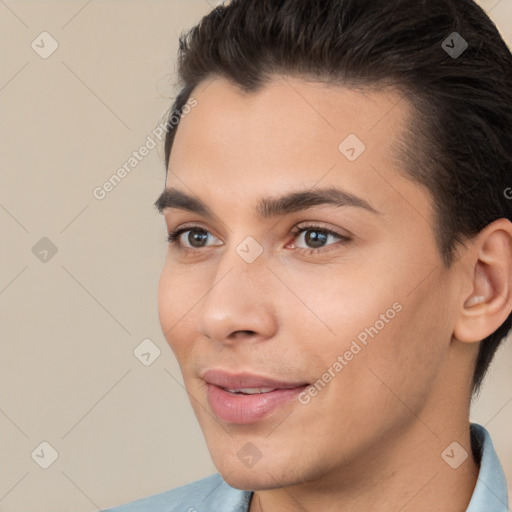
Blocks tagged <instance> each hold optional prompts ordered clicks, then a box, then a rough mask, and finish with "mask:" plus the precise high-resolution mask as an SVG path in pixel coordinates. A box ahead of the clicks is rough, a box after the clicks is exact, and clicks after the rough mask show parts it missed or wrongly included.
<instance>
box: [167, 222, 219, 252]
mask: <svg viewBox="0 0 512 512" xmlns="http://www.w3.org/2000/svg"><path fill="white" fill-rule="evenodd" d="M209 237H210V238H212V239H214V242H213V243H210V244H208V238H209ZM215 241H216V242H215ZM167 242H169V243H171V244H175V245H178V246H181V247H182V248H183V249H202V248H203V247H209V246H210V245H221V244H220V243H218V242H220V241H219V239H218V238H216V237H214V236H213V235H212V234H211V233H210V232H209V231H208V230H206V229H204V228H200V227H185V228H178V229H176V230H175V231H173V232H172V233H170V234H169V235H168V236H167Z"/></svg>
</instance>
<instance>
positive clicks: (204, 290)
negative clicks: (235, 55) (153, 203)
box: [158, 77, 458, 490]
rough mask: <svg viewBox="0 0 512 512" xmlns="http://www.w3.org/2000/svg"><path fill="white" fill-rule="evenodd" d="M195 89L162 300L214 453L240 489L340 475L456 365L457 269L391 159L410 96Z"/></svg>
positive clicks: (386, 437)
mask: <svg viewBox="0 0 512 512" xmlns="http://www.w3.org/2000/svg"><path fill="white" fill-rule="evenodd" d="M192 96H193V97H194V98H195V99H196V101H197V105H196V106H195V107H194V108H193V109H191V111H190V112H189V113H188V114H187V115H186V116H184V117H183V119H182V120H181V122H180V125H179V129H178V131H177V134H176V138H175V141H174V145H173V148H172V152H171V156H170V162H169V170H168V179H167V184H166V185H167V188H169V189H173V192H172V193H170V194H168V195H166V197H165V200H163V199H162V203H161V205H162V213H163V214H164V217H165V222H166V226H167V230H168V232H169V233H174V236H173V238H174V241H173V242H171V243H170V244H169V246H168V249H167V254H166V259H165V263H164V266H163V269H162V274H161V278H160V282H159V289H158V303H159V317H160V322H161V327H162V330H163V332H164V334H165V336H166V339H167V341H168V343H169V344H170V346H171V348H172V350H173V351H174V354H175V355H176V357H177V360H178V362H179V365H180V368H181V371H182V373H183V378H184V382H185V385H186V388H187V392H188V393H189V396H190V399H191V404H192V407H193V409H194V412H195V414H196V416H197V419H198V421H199V423H200V426H201V429H202V431H203V433H204V436H205V439H206V442H207V445H208V448H209V450H210V453H211V456H212V459H213V462H214V464H215V465H216V467H217V469H218V471H219V472H220V473H221V474H222V476H223V477H224V479H225V480H226V481H227V482H228V483H230V484H231V485H232V486H234V487H238V488H243V489H252V490H259V489H265V488H273V487H276V486H285V485H294V484H299V483H304V482H315V483H316V485H321V482H327V481H328V480H329V478H331V477H332V478H339V477H340V475H345V477H347V478H350V476H351V473H350V472H349V470H348V468H351V469H352V471H354V468H357V467H361V468H364V467H366V468H367V467H368V465H367V464H368V462H369V461H371V460H373V459H374V458H375V454H376V453H377V450H376V449H377V447H379V452H378V453H384V452H385V450H386V447H390V446H391V445H392V442H393V439H395V438H396V436H397V434H398V433H400V432H403V431H405V430H407V429H412V428H414V426H415V425H417V424H418V419H417V417H416V416H417V415H419V414H420V413H421V411H425V414H428V412H426V411H431V410H435V409H436V404H438V405H439V404H440V403H441V401H442V400H443V399H446V394H444V395H443V393H441V392H440V390H441V389H442V387H441V385H440V384H441V383H443V385H445V383H446V381H445V379H446V378H447V375H448V374H450V375H452V376H453V372H456V371H458V370H456V369H455V367H450V365H449V364H446V360H447V356H448V352H449V350H450V340H451V334H452V332H453V318H454V315H455V308H456V304H455V300H454V298H453V297H454V294H453V289H454V288H456V285H455V276H454V274H453V272H452V271H449V270H447V269H446V268H444V267H443V265H442V262H441V257H440V254H439V252H438V249H437V246H436V244H435V240H434V235H433V229H432V225H433V220H432V219H433V210H432V201H431V199H430V196H429V194H428V193H427V191H426V190H425V189H423V188H422V187H421V186H420V185H418V184H416V183H414V182H412V181H410V180H408V179H406V178H405V177H404V176H403V173H401V172H399V170H398V167H397V163H396V159H395V157H394V155H395V152H394V149H393V144H394V143H395V142H396V137H397V134H398V133H399V131H400V130H401V129H402V128H403V127H404V126H405V123H406V121H407V118H408V116H409V115H411V112H410V107H409V106H408V104H407V103H406V102H405V100H402V101H399V100H400V96H398V95H397V94H396V93H393V92H391V91H383V90H381V91H365V92H362V91H355V90H351V89H348V88H341V87H334V86H327V85H325V84H319V83H312V82H307V81H305V80H302V79H299V78H292V77H287V78H286V80H284V79H283V78H275V79H274V80H273V81H272V82H270V83H269V84H267V85H266V86H265V87H264V88H263V89H262V90H260V91H259V92H257V93H250V94H245V93H242V92H241V91H239V90H238V89H237V88H236V87H235V86H234V85H232V84H231V83H230V82H228V81H226V80H225V79H222V78H216V79H215V80H209V81H208V82H204V83H202V84H200V86H199V87H198V88H197V89H196V90H195V91H194V93H193V94H192ZM351 134H353V135H351ZM354 135H355V137H354ZM347 137H348V139H347ZM363 144H364V146H363ZM185 195H186V196H191V197H188V198H187V197H185ZM191 199H192V200H191ZM164 206H165V207H164ZM228 389H230V390H231V391H228ZM441 395H443V396H444V398H442V397H441ZM403 404H407V407H404V405H403ZM411 411H412V412H414V414H411ZM423 419H424V420H425V421H428V419H427V418H425V417H423ZM430 420H431V421H432V422H433V423H434V422H435V421H439V420H436V419H435V418H431V419H430ZM356 462H357V463H356Z"/></svg>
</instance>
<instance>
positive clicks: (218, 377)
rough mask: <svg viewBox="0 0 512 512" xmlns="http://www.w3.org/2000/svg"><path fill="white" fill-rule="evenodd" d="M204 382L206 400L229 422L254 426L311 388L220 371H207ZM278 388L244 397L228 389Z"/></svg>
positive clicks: (256, 376)
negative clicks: (206, 389) (206, 388)
mask: <svg viewBox="0 0 512 512" xmlns="http://www.w3.org/2000/svg"><path fill="white" fill-rule="evenodd" d="M203 379H204V380H205V381H206V382H207V387H208V392H207V398H208V403H209V404H210V407H211V409H212V411H213V413H214V414H215V416H217V418H219V419H220V420H222V421H225V422H227V423H237V424H248V423H255V422H257V421H260V420H262V419H263V418H265V417H266V416H268V415H269V414H270V413H271V412H273V411H275V410H276V409H278V408H279V407H281V406H283V405H284V404H286V403H287V402H290V401H292V400H294V399H296V398H297V396H298V395H299V394H300V393H301V392H302V391H303V390H304V389H305V388H306V387H307V386H308V385H309V384H308V383H305V382H283V381H278V380H275V379H271V378H268V377H263V376H261V375H254V374H249V373H239V374H229V373H226V372H224V371H221V370H214V369H211V370H207V371H206V372H205V373H204V375H203ZM241 388H276V389H275V390H274V391H270V392H268V393H261V394H254V395H243V394H239V395H237V394H233V393H230V392H229V391H227V389H241Z"/></svg>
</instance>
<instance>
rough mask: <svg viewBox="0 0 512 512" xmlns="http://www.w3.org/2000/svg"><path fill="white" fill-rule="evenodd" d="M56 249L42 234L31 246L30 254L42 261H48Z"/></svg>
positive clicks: (55, 252)
mask: <svg viewBox="0 0 512 512" xmlns="http://www.w3.org/2000/svg"><path fill="white" fill-rule="evenodd" d="M57 251H58V249H57V246H56V245H55V244H54V243H53V242H52V241H51V240H50V239H49V238H48V237H46V236H43V238H41V239H40V240H39V241H38V242H37V243H36V244H35V245H34V246H33V247H32V254H33V255H34V256H35V257H36V258H37V259H38V260H39V261H41V262H42V263H48V262H49V261H50V260H51V259H52V258H53V257H54V256H55V255H56V254H57Z"/></svg>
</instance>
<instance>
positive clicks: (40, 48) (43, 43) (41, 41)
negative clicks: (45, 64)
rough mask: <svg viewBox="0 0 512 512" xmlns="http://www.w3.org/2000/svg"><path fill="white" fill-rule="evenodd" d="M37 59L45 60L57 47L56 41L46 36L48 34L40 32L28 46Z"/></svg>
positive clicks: (48, 35)
mask: <svg viewBox="0 0 512 512" xmlns="http://www.w3.org/2000/svg"><path fill="white" fill-rule="evenodd" d="M30 47H31V48H32V50H34V51H35V52H36V53H37V54H38V55H39V57H41V58H42V59H47V58H48V57H50V55H52V53H53V52H54V51H55V50H56V49H57V48H58V47H59V43H58V42H57V40H56V39H55V38H54V37H53V36H51V35H50V34H48V32H41V33H40V34H39V35H38V36H37V37H36V38H35V39H34V40H33V41H32V43H31V44H30Z"/></svg>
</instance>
